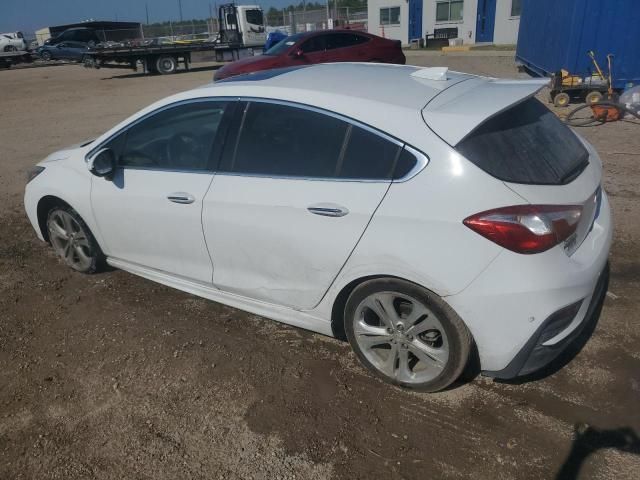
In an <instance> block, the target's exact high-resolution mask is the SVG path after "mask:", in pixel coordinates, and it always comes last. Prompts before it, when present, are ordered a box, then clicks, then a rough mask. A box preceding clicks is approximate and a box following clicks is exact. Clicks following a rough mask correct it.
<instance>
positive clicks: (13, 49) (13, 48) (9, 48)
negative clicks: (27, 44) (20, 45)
mask: <svg viewBox="0 0 640 480" xmlns="http://www.w3.org/2000/svg"><path fill="white" fill-rule="evenodd" d="M4 51H5V52H17V51H18V49H17V48H16V46H15V45H7V46H6V47H4Z"/></svg>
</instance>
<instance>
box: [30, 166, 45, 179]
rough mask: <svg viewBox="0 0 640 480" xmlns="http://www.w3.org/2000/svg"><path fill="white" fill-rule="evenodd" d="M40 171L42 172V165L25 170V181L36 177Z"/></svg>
mask: <svg viewBox="0 0 640 480" xmlns="http://www.w3.org/2000/svg"><path fill="white" fill-rule="evenodd" d="M42 172H44V167H33V168H32V169H31V170H29V171H28V172H27V183H29V182H30V181H31V180H33V179H34V178H36V177H37V176H38V175H40V174H41V173H42Z"/></svg>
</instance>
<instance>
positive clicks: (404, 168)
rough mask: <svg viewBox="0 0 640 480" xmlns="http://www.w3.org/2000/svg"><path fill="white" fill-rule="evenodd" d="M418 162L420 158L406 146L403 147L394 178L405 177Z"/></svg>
mask: <svg viewBox="0 0 640 480" xmlns="http://www.w3.org/2000/svg"><path fill="white" fill-rule="evenodd" d="M416 163H418V160H417V159H416V157H415V156H414V155H413V153H411V152H410V151H408V150H407V149H406V148H403V149H402V151H401V152H400V155H399V156H398V161H397V163H396V167H395V170H394V172H393V178H394V179H398V178H402V177H404V176H405V175H407V174H408V173H409V172H410V171H411V169H412V168H413V167H415V166H416Z"/></svg>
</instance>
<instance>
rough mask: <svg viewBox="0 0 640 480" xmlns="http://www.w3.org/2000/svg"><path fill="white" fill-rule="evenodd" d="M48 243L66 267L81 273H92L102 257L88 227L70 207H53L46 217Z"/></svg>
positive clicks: (96, 269)
mask: <svg viewBox="0 0 640 480" xmlns="http://www.w3.org/2000/svg"><path fill="white" fill-rule="evenodd" d="M47 231H48V233H49V241H50V242H51V246H52V247H53V249H54V251H55V252H56V254H57V255H58V256H59V257H60V258H62V260H63V261H64V263H66V264H67V266H69V267H71V268H73V269H74V270H77V271H78V272H82V273H94V272H96V271H98V269H99V267H100V266H101V264H102V260H103V255H102V251H101V250H100V247H99V246H98V242H96V240H95V238H94V237H93V235H92V234H91V231H90V230H89V227H87V225H86V223H84V221H83V220H82V218H80V216H79V215H78V214H77V213H76V212H75V210H73V209H72V208H70V207H54V208H52V209H51V210H50V211H49V215H48V216H47Z"/></svg>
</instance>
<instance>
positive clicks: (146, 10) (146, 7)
mask: <svg viewBox="0 0 640 480" xmlns="http://www.w3.org/2000/svg"><path fill="white" fill-rule="evenodd" d="M144 10H145V12H146V13H147V25H149V3H147V2H145V4H144Z"/></svg>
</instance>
